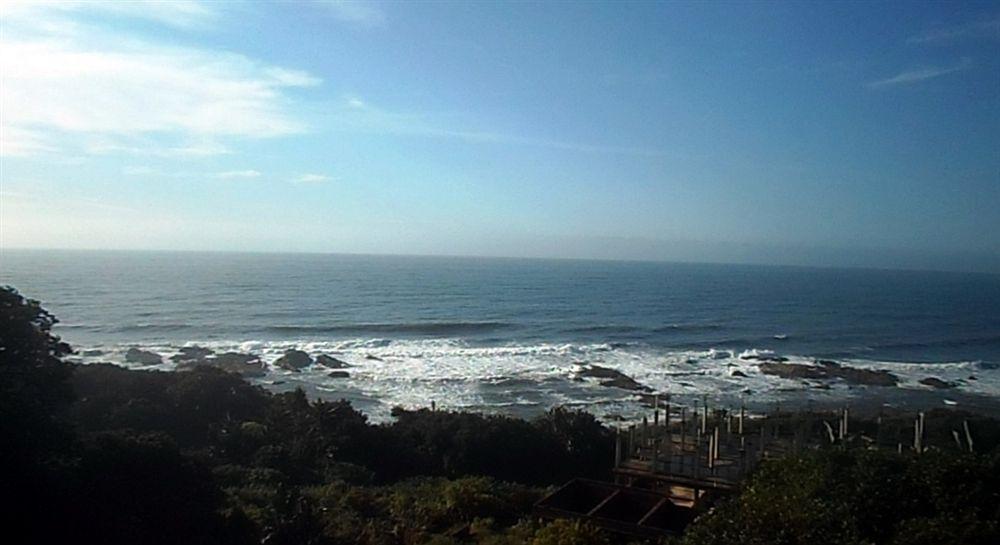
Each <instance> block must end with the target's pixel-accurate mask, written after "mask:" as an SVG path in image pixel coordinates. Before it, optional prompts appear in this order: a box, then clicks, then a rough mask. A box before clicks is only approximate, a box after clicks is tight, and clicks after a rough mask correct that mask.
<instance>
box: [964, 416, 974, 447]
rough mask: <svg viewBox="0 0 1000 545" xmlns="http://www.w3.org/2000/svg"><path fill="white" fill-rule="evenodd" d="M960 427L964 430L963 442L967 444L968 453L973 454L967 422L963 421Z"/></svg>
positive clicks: (970, 433)
mask: <svg viewBox="0 0 1000 545" xmlns="http://www.w3.org/2000/svg"><path fill="white" fill-rule="evenodd" d="M962 427H963V428H965V441H966V442H967V443H969V452H975V450H973V448H972V432H971V431H969V421H968V420H963V421H962Z"/></svg>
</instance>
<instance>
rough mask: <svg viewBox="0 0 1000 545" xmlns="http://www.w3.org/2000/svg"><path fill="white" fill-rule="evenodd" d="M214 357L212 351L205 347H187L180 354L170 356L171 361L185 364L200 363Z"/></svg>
mask: <svg viewBox="0 0 1000 545" xmlns="http://www.w3.org/2000/svg"><path fill="white" fill-rule="evenodd" d="M211 355H212V350H210V349H208V348H205V347H203V346H198V345H195V346H185V347H183V348H181V349H180V350H179V353H178V354H175V355H173V356H170V361H175V362H178V363H180V362H185V361H198V360H201V359H204V358H207V357H208V356H211Z"/></svg>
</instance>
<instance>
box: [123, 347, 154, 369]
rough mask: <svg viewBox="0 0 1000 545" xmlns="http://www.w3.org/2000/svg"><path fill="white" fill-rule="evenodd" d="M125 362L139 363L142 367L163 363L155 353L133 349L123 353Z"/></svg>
mask: <svg viewBox="0 0 1000 545" xmlns="http://www.w3.org/2000/svg"><path fill="white" fill-rule="evenodd" d="M125 361H126V362H128V363H141V364H142V365H159V364H161V363H163V357H162V356H160V355H159V354H157V353H156V352H150V351H148V350H140V349H138V348H135V347H133V348H129V349H128V351H126V352H125Z"/></svg>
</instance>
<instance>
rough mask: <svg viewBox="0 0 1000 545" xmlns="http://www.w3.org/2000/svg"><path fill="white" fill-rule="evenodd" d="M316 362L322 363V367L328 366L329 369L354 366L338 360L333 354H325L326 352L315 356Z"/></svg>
mask: <svg viewBox="0 0 1000 545" xmlns="http://www.w3.org/2000/svg"><path fill="white" fill-rule="evenodd" d="M316 363H318V364H319V365H322V366H323V367H329V368H330V369H347V368H348V367H354V366H353V365H351V364H349V363H347V362H346V361H343V360H339V359H337V358H335V357H333V356H327V355H326V354H320V355H318V356H316Z"/></svg>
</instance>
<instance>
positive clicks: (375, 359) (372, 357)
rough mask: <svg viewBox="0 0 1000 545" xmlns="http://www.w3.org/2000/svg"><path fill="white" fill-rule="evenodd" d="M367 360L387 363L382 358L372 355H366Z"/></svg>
mask: <svg viewBox="0 0 1000 545" xmlns="http://www.w3.org/2000/svg"><path fill="white" fill-rule="evenodd" d="M365 359H366V360H374V361H385V360H383V359H382V358H380V357H378V356H373V355H371V354H365Z"/></svg>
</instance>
